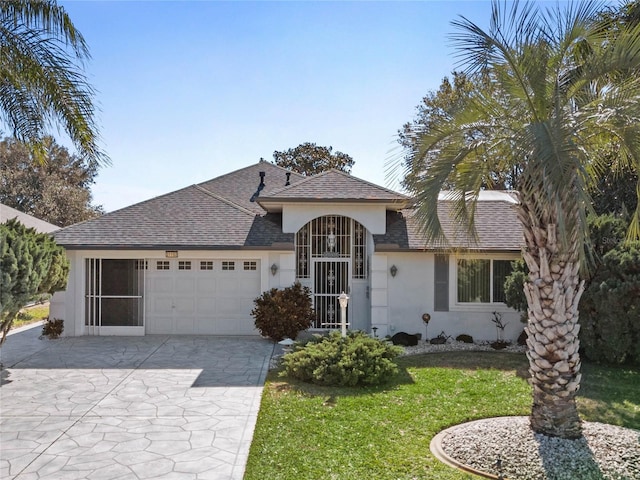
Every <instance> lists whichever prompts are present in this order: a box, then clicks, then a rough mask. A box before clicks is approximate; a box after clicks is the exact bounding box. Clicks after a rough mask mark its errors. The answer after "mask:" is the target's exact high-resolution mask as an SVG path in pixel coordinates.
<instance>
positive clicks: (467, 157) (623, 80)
mask: <svg viewBox="0 0 640 480" xmlns="http://www.w3.org/2000/svg"><path fill="white" fill-rule="evenodd" d="M598 8H599V5H598V4H596V3H591V2H586V3H571V4H569V5H568V6H566V7H564V8H561V7H560V6H556V7H554V8H549V9H544V10H543V9H541V8H540V7H539V6H536V4H534V3H533V2H527V3H522V4H518V3H517V2H516V3H513V4H511V6H510V7H506V6H505V5H501V4H500V3H498V2H496V1H495V0H494V2H493V3H492V15H491V24H490V27H489V28H488V29H487V31H485V30H484V29H482V28H480V27H478V26H477V25H475V24H474V23H473V22H471V21H469V20H468V19H466V18H464V17H461V18H460V19H459V20H457V21H454V22H453V26H454V27H455V29H456V33H455V34H454V35H453V36H452V40H453V42H454V44H455V46H456V48H457V49H458V53H459V55H460V57H461V59H462V62H461V63H462V64H463V65H464V66H465V67H466V69H467V70H466V72H467V73H468V74H477V73H479V72H480V73H483V74H485V75H488V76H489V78H490V80H491V82H493V83H494V84H495V85H494V86H495V88H492V89H491V90H489V89H483V88H477V89H475V90H474V91H473V92H471V94H470V95H469V98H468V100H467V101H466V102H465V105H464V106H463V107H462V108H461V109H459V110H458V111H456V112H454V114H453V115H452V116H451V118H447V119H444V120H443V121H441V122H438V123H437V124H435V125H432V126H431V128H430V129H429V130H428V131H426V132H420V133H419V135H420V142H419V148H418V149H417V151H416V154H415V156H414V161H415V162H418V163H420V162H421V161H422V159H424V158H429V161H430V164H429V168H428V170H427V171H425V172H424V173H423V174H422V175H420V176H418V177H417V178H416V179H415V180H414V181H413V182H412V184H411V185H410V189H411V191H412V193H413V194H414V195H415V197H416V202H417V208H418V218H419V219H420V222H421V224H422V225H423V228H424V231H425V233H426V234H427V235H428V236H429V238H431V239H440V240H442V233H441V232H442V229H441V227H440V222H439V220H438V216H437V198H438V192H439V190H440V189H441V186H442V185H443V184H444V183H445V182H446V183H448V184H451V185H454V187H455V199H454V205H455V208H454V211H455V216H456V218H457V220H458V221H459V222H461V223H462V224H464V225H467V226H468V228H469V230H470V231H471V232H473V213H474V210H475V205H476V201H477V199H478V195H479V191H480V189H481V188H482V186H483V185H486V184H487V181H488V179H489V177H490V175H491V173H492V172H495V171H501V170H502V171H505V170H508V169H510V168H513V167H516V166H517V167H519V168H520V169H521V170H520V175H519V177H518V190H519V197H520V198H519V199H520V202H519V204H518V205H517V207H516V208H517V213H518V216H519V218H520V220H521V222H522V225H523V230H524V245H525V246H524V249H523V256H524V259H525V261H526V263H527V265H528V267H529V271H530V274H529V276H528V281H527V282H526V284H525V294H526V297H527V302H528V323H527V326H526V331H527V334H528V340H527V345H528V351H527V357H528V359H529V366H530V368H529V372H530V375H531V383H532V387H533V405H532V410H531V426H532V428H533V430H534V431H536V432H538V433H543V434H546V435H551V436H556V437H561V438H577V437H579V436H580V435H581V425H580V419H579V417H578V413H577V409H576V403H575V396H576V393H577V391H578V389H579V387H580V376H581V374H580V356H579V354H578V348H579V341H578V331H579V329H580V326H579V324H578V302H579V300H580V296H581V295H582V292H583V289H584V281H581V279H580V276H581V272H582V271H583V270H582V269H581V267H584V266H585V258H586V255H585V254H586V251H585V245H586V244H587V243H588V231H587V222H586V213H587V211H588V210H589V208H590V205H591V202H590V200H591V199H590V196H589V186H590V185H592V184H593V182H596V181H597V179H598V178H599V176H600V175H601V174H603V173H604V168H605V167H604V164H603V162H606V159H607V156H606V155H602V156H601V155H600V152H602V151H604V150H606V149H607V147H609V148H610V146H611V144H612V143H613V144H615V145H616V148H617V149H618V151H619V153H620V154H619V158H618V162H617V163H616V166H617V167H619V168H632V169H634V170H635V171H638V170H640V81H639V80H638V79H637V78H632V77H634V76H631V75H624V72H629V71H631V70H633V69H635V68H637V67H638V66H639V65H640V29H638V28H637V27H625V26H623V27H620V29H619V30H616V34H615V35H612V34H611V33H610V32H611V31H612V29H610V28H607V26H606V25H602V23H599V24H598V23H597V22H595V21H594V20H593V19H594V18H596V14H597V12H598ZM496 90H498V91H500V92H502V94H501V95H500V96H495V95H491V91H496ZM434 154H436V155H434ZM411 167H412V166H411V162H409V163H408V164H405V168H406V169H407V171H409V172H410V171H411ZM639 188H640V185H639ZM639 219H640V210H637V211H636V212H635V214H634V218H633V223H632V227H631V229H630V232H629V235H630V237H634V238H637V237H638V236H639V233H640V228H639V225H640V223H639Z"/></svg>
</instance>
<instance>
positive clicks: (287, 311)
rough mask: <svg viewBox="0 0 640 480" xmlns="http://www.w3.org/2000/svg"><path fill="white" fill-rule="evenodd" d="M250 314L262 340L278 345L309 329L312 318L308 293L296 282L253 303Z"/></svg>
mask: <svg viewBox="0 0 640 480" xmlns="http://www.w3.org/2000/svg"><path fill="white" fill-rule="evenodd" d="M253 303H254V305H255V307H254V309H253V310H252V311H251V315H253V317H254V318H255V325H256V328H257V329H258V330H260V334H261V335H262V336H263V337H269V338H271V339H272V340H274V341H276V342H279V341H280V340H283V339H285V338H291V339H295V338H296V337H297V336H298V334H299V333H300V332H302V331H303V330H307V329H308V328H310V327H311V325H312V323H313V320H314V318H315V312H314V311H313V304H312V301H311V290H309V287H303V286H302V285H300V284H299V283H294V284H293V285H292V286H290V287H287V288H283V289H281V290H279V289H277V288H272V289H271V290H267V291H266V292H263V293H262V295H260V296H259V297H258V298H256V299H255V300H254V301H253Z"/></svg>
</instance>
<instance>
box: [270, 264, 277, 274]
mask: <svg viewBox="0 0 640 480" xmlns="http://www.w3.org/2000/svg"><path fill="white" fill-rule="evenodd" d="M276 273H278V265H276V264H275V263H274V264H273V265H271V275H273V276H274V277H275V276H276Z"/></svg>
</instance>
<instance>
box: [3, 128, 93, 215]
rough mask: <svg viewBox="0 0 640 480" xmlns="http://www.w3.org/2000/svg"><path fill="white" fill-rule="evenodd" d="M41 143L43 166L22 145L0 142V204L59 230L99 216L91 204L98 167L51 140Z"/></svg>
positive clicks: (13, 141)
mask: <svg viewBox="0 0 640 480" xmlns="http://www.w3.org/2000/svg"><path fill="white" fill-rule="evenodd" d="M43 143H44V145H45V146H46V163H43V164H38V163H37V162H34V159H33V155H32V153H31V151H30V150H29V147H27V146H26V145H25V144H23V143H21V142H19V141H17V140H15V139H11V138H5V139H4V140H2V141H0V203H4V204H5V205H8V206H10V207H13V208H15V209H16V210H20V211H21V212H24V213H28V214H29V215H33V216H34V217H37V218H39V219H41V220H44V221H46V222H49V223H52V224H54V225H58V226H61V227H65V226H67V225H71V224H73V223H78V222H82V221H84V220H88V219H90V218H94V217H96V216H98V215H100V214H101V213H102V209H101V207H95V206H93V205H91V185H92V184H93V183H94V179H95V177H96V175H97V174H98V167H97V164H96V163H95V162H90V161H86V159H84V158H81V157H78V156H76V155H72V154H70V153H69V151H68V150H67V149H66V148H65V147H62V146H60V145H58V144H57V143H56V142H55V140H54V139H53V138H51V137H47V138H45V139H44V140H43Z"/></svg>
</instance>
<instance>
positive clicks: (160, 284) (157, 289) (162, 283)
mask: <svg viewBox="0 0 640 480" xmlns="http://www.w3.org/2000/svg"><path fill="white" fill-rule="evenodd" d="M148 283H149V287H148V288H149V290H150V291H153V292H154V293H157V294H163V293H165V294H172V293H173V278H166V277H160V278H153V277H150V278H149V282H148Z"/></svg>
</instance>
